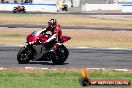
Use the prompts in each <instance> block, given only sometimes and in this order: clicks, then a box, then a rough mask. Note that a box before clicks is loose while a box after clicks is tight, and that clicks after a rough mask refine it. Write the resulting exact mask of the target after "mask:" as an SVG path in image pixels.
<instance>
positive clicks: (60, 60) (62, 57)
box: [52, 45, 69, 65]
mask: <svg viewBox="0 0 132 88" xmlns="http://www.w3.org/2000/svg"><path fill="white" fill-rule="evenodd" d="M68 55H69V51H68V50H67V48H66V47H65V46H64V45H63V46H60V47H59V48H58V49H57V50H56V51H55V53H54V54H53V58H52V62H53V64H55V65H61V64H64V62H65V61H66V59H67V58H68Z"/></svg>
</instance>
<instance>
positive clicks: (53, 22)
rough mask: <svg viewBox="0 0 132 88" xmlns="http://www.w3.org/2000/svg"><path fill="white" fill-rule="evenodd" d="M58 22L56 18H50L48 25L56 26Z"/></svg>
mask: <svg viewBox="0 0 132 88" xmlns="http://www.w3.org/2000/svg"><path fill="white" fill-rule="evenodd" d="M56 24H57V21H56V19H50V20H49V21H48V27H52V28H53V27H55V26H56Z"/></svg>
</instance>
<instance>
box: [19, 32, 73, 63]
mask: <svg viewBox="0 0 132 88" xmlns="http://www.w3.org/2000/svg"><path fill="white" fill-rule="evenodd" d="M41 33H42V31H38V32H35V31H34V32H32V33H31V34H29V35H28V36H27V42H26V43H27V45H25V46H24V47H23V48H21V49H20V50H19V52H18V54H17V60H18V62H19V63H20V64H27V63H29V61H30V60H32V61H36V58H37V61H52V62H53V64H63V63H64V62H65V61H66V59H67V58H68V56H69V51H68V49H67V48H66V47H65V46H64V45H63V44H62V45H60V46H59V47H57V49H55V50H54V51H52V52H51V49H52V48H53V47H54V45H55V43H57V42H55V41H54V40H53V41H51V42H50V43H46V44H42V42H43V43H44V42H45V41H46V40H47V39H48V38H49V37H50V36H51V35H50V34H46V33H45V34H41ZM70 39H71V37H68V36H63V38H62V40H63V43H65V42H66V41H68V40H70ZM43 50H45V52H46V53H43Z"/></svg>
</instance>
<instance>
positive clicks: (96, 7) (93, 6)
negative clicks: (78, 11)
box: [82, 4, 122, 11]
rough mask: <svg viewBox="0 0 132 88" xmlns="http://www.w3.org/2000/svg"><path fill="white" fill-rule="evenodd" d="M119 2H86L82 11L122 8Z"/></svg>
mask: <svg viewBox="0 0 132 88" xmlns="http://www.w3.org/2000/svg"><path fill="white" fill-rule="evenodd" d="M121 7H122V6H121V5H119V4H85V5H84V6H82V11H93V10H121Z"/></svg>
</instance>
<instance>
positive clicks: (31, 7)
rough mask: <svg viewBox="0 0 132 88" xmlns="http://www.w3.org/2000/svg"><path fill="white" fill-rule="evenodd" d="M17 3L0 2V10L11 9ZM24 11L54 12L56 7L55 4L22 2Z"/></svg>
mask: <svg viewBox="0 0 132 88" xmlns="http://www.w3.org/2000/svg"><path fill="white" fill-rule="evenodd" d="M17 5H18V4H0V11H12V10H13V8H14V7H16V6H17ZM24 6H25V8H26V11H42V12H56V11H57V8H56V6H55V5H46V4H45V5H42V4H40V5H37V4H33V5H28V4H27V5H26V4H24Z"/></svg>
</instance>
